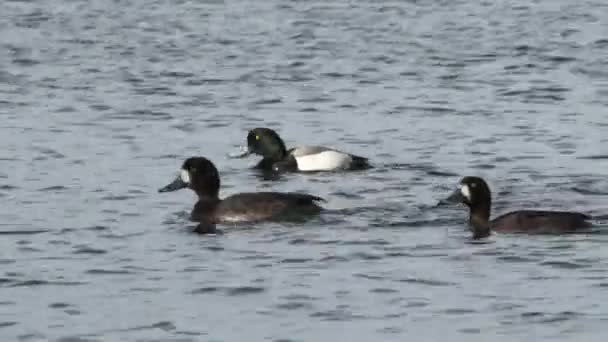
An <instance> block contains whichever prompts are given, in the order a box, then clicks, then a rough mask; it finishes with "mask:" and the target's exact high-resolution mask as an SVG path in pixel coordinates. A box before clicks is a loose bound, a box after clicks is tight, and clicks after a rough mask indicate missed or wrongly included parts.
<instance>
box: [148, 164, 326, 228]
mask: <svg viewBox="0 0 608 342" xmlns="http://www.w3.org/2000/svg"><path fill="white" fill-rule="evenodd" d="M185 188H188V189H191V190H192V191H194V192H195V193H196V195H197V196H198V201H197V202H196V204H195V205H194V208H193V209H192V211H191V213H190V220H191V221H194V222H198V223H199V224H198V226H197V227H196V228H195V232H197V233H203V234H205V233H214V232H215V225H216V224H218V223H254V222H264V221H284V220H288V221H291V220H301V219H306V218H308V217H310V216H312V215H316V214H318V213H320V212H321V211H322V210H323V208H322V207H321V206H320V205H319V204H318V203H319V202H325V200H324V199H323V198H321V197H318V196H313V195H310V194H305V193H294V192H249V193H238V194H234V195H231V196H228V197H226V198H224V199H220V197H219V190H220V177H219V173H218V170H217V168H216V167H215V165H214V164H213V162H211V161H210V160H209V159H207V158H205V157H190V158H188V159H186V160H185V161H184V162H183V163H182V167H181V169H180V171H179V174H178V175H177V177H176V178H175V179H174V180H173V181H172V182H171V183H169V184H167V185H165V186H164V187H162V188H160V189H159V190H158V192H161V193H162V192H171V191H177V190H180V189H185Z"/></svg>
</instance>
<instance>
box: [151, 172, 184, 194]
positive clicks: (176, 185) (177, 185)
mask: <svg viewBox="0 0 608 342" xmlns="http://www.w3.org/2000/svg"><path fill="white" fill-rule="evenodd" d="M187 187H188V183H186V182H184V181H183V180H182V178H181V177H179V176H178V177H177V178H175V180H174V181H173V182H171V183H169V184H167V185H165V186H164V187H162V188H160V189H158V192H170V191H176V190H179V189H183V188H187Z"/></svg>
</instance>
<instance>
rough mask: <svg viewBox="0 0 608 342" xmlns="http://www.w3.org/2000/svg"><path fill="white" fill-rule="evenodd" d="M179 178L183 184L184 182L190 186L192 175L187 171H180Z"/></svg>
mask: <svg viewBox="0 0 608 342" xmlns="http://www.w3.org/2000/svg"><path fill="white" fill-rule="evenodd" d="M179 178H181V179H182V182H184V183H186V184H190V173H188V171H186V170H182V171H180V173H179Z"/></svg>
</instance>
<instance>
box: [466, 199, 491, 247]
mask: <svg viewBox="0 0 608 342" xmlns="http://www.w3.org/2000/svg"><path fill="white" fill-rule="evenodd" d="M469 224H470V225H471V227H472V228H473V238H474V239H481V238H484V237H487V236H489V235H490V203H489V202H488V203H483V204H479V205H476V206H473V207H471V213H470V216H469Z"/></svg>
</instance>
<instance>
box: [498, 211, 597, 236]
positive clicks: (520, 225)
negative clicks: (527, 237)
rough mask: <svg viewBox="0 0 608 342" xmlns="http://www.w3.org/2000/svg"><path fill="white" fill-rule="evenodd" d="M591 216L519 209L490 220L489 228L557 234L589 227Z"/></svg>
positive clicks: (499, 230)
mask: <svg viewBox="0 0 608 342" xmlns="http://www.w3.org/2000/svg"><path fill="white" fill-rule="evenodd" d="M590 219H591V216H589V215H585V214H582V213H576V212H569V211H547V210H520V211H512V212H510V213H506V214H503V215H500V216H498V217H496V218H495V219H493V220H492V221H490V229H491V230H493V231H496V232H500V233H536V234H559V233H567V232H571V231H576V230H579V229H581V228H588V227H591V223H589V221H588V220H590Z"/></svg>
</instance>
